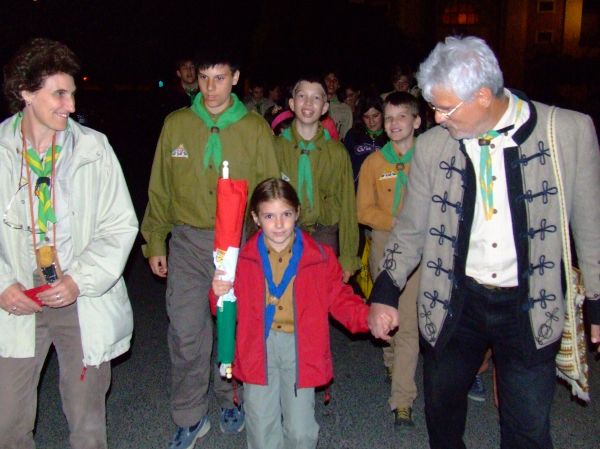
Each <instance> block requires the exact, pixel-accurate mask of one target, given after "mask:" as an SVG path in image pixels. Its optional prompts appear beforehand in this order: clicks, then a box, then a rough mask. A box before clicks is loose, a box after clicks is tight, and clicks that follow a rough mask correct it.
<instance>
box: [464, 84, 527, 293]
mask: <svg viewBox="0 0 600 449" xmlns="http://www.w3.org/2000/svg"><path fill="white" fill-rule="evenodd" d="M504 94H505V95H506V96H507V97H508V98H509V104H508V108H507V109H506V111H505V113H504V115H503V116H502V118H501V119H500V121H499V122H498V123H497V124H496V126H494V128H493V129H495V130H499V129H502V128H506V127H507V126H510V125H512V124H514V127H513V128H512V129H510V130H509V131H507V132H505V133H502V134H501V135H500V136H498V137H496V138H494V139H493V140H492V142H491V143H490V157H491V160H492V175H493V178H492V179H493V196H494V213H493V215H492V218H491V219H490V220H486V219H485V215H484V210H483V200H482V197H481V191H480V189H479V174H480V167H479V162H480V154H481V153H480V148H481V147H480V146H479V143H478V139H477V138H473V139H464V140H463V142H464V144H465V148H466V151H467V154H468V155H469V158H470V159H471V161H472V162H473V168H474V169H475V179H476V180H477V183H476V189H475V190H476V192H477V196H476V201H475V211H474V215H473V225H472V228H471V235H470V240H469V253H468V254H467V263H466V267H465V274H466V275H467V276H470V277H472V278H474V279H475V280H476V281H477V282H479V283H481V284H490V285H495V286H498V287H514V286H516V285H518V283H519V279H518V269H517V252H516V247H515V242H514V238H513V223H512V217H511V212H510V205H509V198H508V189H507V185H506V167H505V164H504V148H507V147H514V146H516V143H515V141H514V140H513V138H512V136H513V134H514V132H515V131H516V130H517V129H519V127H520V126H521V125H522V124H523V123H525V122H526V121H527V119H528V118H529V106H528V105H527V103H526V102H524V101H522V100H519V99H518V98H517V97H516V96H515V95H513V94H512V93H511V92H510V91H508V90H507V89H505V90H504Z"/></svg>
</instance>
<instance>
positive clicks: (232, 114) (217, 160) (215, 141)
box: [191, 92, 248, 172]
mask: <svg viewBox="0 0 600 449" xmlns="http://www.w3.org/2000/svg"><path fill="white" fill-rule="evenodd" d="M231 99H232V100H233V104H232V105H231V106H229V107H228V108H227V109H225V110H224V111H223V112H222V113H221V115H219V117H218V118H217V121H214V120H213V119H212V117H211V115H210V113H209V112H208V111H207V110H206V108H205V107H204V99H203V98H202V93H201V92H200V93H198V95H196V97H195V98H194V101H193V102H192V106H191V109H192V111H194V112H195V113H196V115H197V116H198V117H200V120H202V121H203V122H204V124H205V125H206V127H207V128H208V129H209V130H210V134H209V136H208V140H207V141H206V148H205V149H204V169H205V170H206V168H207V167H208V164H209V163H210V160H211V158H212V160H213V163H214V167H215V170H216V171H217V172H218V171H219V168H220V167H221V160H222V159H223V144H222V143H221V137H220V136H219V133H220V132H221V130H223V129H225V128H227V127H228V126H229V125H233V124H234V123H236V122H238V121H239V120H241V119H242V118H243V117H244V116H245V115H246V114H247V113H248V109H246V106H244V103H242V102H241V101H240V100H239V99H238V97H237V95H236V94H234V93H232V94H231Z"/></svg>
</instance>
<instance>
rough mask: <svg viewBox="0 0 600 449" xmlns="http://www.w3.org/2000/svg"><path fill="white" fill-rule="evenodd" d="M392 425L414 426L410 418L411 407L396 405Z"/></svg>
mask: <svg viewBox="0 0 600 449" xmlns="http://www.w3.org/2000/svg"><path fill="white" fill-rule="evenodd" d="M394 425H396V426H399V427H415V423H414V421H413V420H412V408H410V407H398V408H396V409H394Z"/></svg>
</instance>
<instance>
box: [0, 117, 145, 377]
mask: <svg viewBox="0 0 600 449" xmlns="http://www.w3.org/2000/svg"><path fill="white" fill-rule="evenodd" d="M17 123H18V120H17V115H13V116H12V117H10V118H8V119H7V120H5V121H4V122H2V123H1V124H0V209H1V212H2V213H4V211H5V210H6V208H7V206H8V204H9V202H10V200H11V198H13V196H14V195H15V191H16V190H17V187H18V185H19V179H17V176H16V175H15V172H18V171H17V170H14V168H13V167H15V166H16V165H15V164H21V154H20V153H19V152H18V151H17V149H18V148H20V147H21V136H20V132H19V129H18V127H17V126H16V124H17ZM69 132H71V133H72V134H73V138H74V139H73V140H74V146H73V148H74V149H73V159H72V165H71V168H70V170H71V175H70V176H71V192H70V198H69V204H68V213H69V214H70V222H71V233H72V244H73V262H72V263H71V265H70V267H69V275H70V276H71V277H72V278H73V280H74V281H75V283H76V284H77V286H78V287H79V290H80V296H79V298H78V299H77V311H78V315H79V326H80V328H81V339H82V346H83V356H84V359H83V363H84V365H85V366H97V365H99V364H100V363H102V362H106V361H108V360H111V359H113V358H115V357H117V356H119V355H121V354H123V353H124V352H126V351H127V350H128V349H129V345H130V340H131V335H132V332H133V314H132V310H131V304H130V302H129V297H128V295H127V289H126V287H125V283H124V281H123V278H122V272H123V268H124V266H125V263H126V262H127V258H128V256H129V252H130V251H131V247H132V245H133V242H134V240H135V237H136V234H137V231H138V222H137V218H136V215H135V211H134V209H133V205H132V203H131V198H130V196H129V191H128V190H127V185H126V183H125V178H124V177H123V172H122V171H121V166H120V165H119V162H118V160H117V158H116V156H115V154H114V152H113V149H112V148H111V146H110V144H109V143H108V140H107V139H106V136H105V135H104V134H101V133H99V132H97V131H94V130H92V129H90V128H87V127H85V126H81V125H79V124H78V123H77V122H75V121H73V120H69ZM21 192H22V193H23V195H24V196H23V198H26V195H27V188H25V189H22V190H21ZM17 200H18V201H20V197H19V198H17ZM24 204H25V206H26V205H27V202H26V201H25V203H24ZM19 210H22V211H23V214H24V215H27V210H28V207H21V208H20V209H19ZM21 220H22V221H21V223H28V221H27V220H29V218H28V217H27V216H23V217H21ZM30 240H31V234H30V233H28V232H25V231H23V230H17V229H14V228H11V227H10V226H8V225H6V224H5V223H4V222H0V292H2V291H4V290H5V289H6V288H7V287H8V286H10V285H11V284H14V283H16V282H20V283H21V284H22V285H24V286H25V287H26V288H31V287H32V286H33V285H32V282H33V280H32V271H31V259H30V258H31V257H34V256H33V255H29V251H30V245H31V242H30ZM35 320H36V315H35V314H33V315H21V316H16V315H10V314H8V313H7V312H6V311H4V310H1V309H0V356H1V357H12V358H26V357H33V356H34V354H35Z"/></svg>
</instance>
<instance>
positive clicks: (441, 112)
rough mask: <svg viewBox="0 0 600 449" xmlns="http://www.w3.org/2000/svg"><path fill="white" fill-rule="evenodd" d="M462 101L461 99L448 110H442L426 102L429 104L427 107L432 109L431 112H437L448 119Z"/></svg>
mask: <svg viewBox="0 0 600 449" xmlns="http://www.w3.org/2000/svg"><path fill="white" fill-rule="evenodd" d="M464 103H465V102H464V101H461V102H460V103H458V104H457V105H456V106H454V107H453V108H452V109H450V110H449V111H444V110H443V109H440V108H438V107H436V106H434V105H432V104H431V103H428V104H429V107H430V108H431V109H432V110H433V112H437V113H438V114H440V115H441V116H442V117H444V118H445V119H446V120H450V117H451V116H452V114H454V113H455V112H456V111H457V110H458V108H460V107H461V106H462V105H463V104H464Z"/></svg>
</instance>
